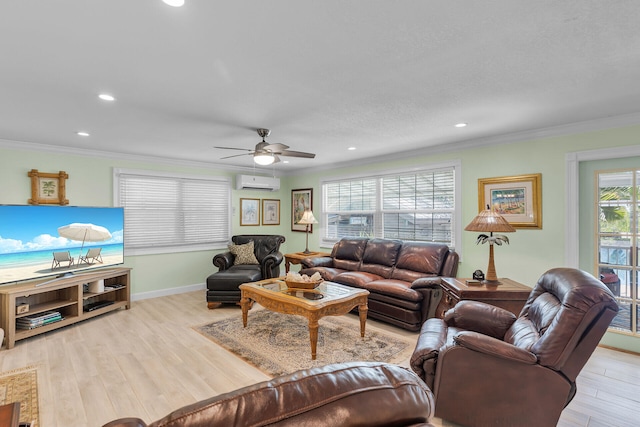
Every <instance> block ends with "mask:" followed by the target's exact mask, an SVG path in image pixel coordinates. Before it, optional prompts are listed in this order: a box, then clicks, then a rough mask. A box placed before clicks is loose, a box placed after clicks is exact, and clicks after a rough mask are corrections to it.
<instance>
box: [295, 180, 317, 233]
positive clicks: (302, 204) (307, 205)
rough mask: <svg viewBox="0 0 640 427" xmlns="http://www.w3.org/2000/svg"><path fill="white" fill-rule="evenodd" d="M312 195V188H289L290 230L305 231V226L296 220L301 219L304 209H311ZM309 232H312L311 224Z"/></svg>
mask: <svg viewBox="0 0 640 427" xmlns="http://www.w3.org/2000/svg"><path fill="white" fill-rule="evenodd" d="M312 196H313V189H312V188H304V189H298V190H291V231H302V232H305V231H306V230H307V226H306V225H302V224H298V221H300V219H302V215H304V211H306V210H313V206H312V204H311V202H312ZM309 232H310V233H313V225H309Z"/></svg>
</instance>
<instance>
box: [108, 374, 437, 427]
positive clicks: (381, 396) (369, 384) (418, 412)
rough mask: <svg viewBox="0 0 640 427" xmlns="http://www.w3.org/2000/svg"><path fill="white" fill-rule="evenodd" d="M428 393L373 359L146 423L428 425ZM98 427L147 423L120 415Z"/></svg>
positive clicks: (275, 382)
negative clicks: (372, 360)
mask: <svg viewBox="0 0 640 427" xmlns="http://www.w3.org/2000/svg"><path fill="white" fill-rule="evenodd" d="M432 416H433V394H432V393H431V391H430V390H429V389H428V388H427V386H426V385H425V384H424V382H422V380H420V378H418V376H417V375H415V374H414V373H413V372H411V371H410V370H408V369H406V368H402V367H400V366H396V365H391V364H386V363H378V362H350V363H337V364H333V365H325V366H321V367H317V368H311V369H305V370H301V371H297V372H294V373H292V374H288V375H283V376H280V377H277V378H274V379H272V380H269V381H264V382H261V383H258V384H255V385H252V386H248V387H244V388H241V389H238V390H236V391H232V392H230V393H225V394H221V395H219V396H215V397H212V398H210V399H206V400H203V401H201V402H197V403H194V404H192V405H188V406H185V407H183V408H180V409H177V410H175V411H173V412H172V413H170V414H169V415H167V416H166V417H164V418H162V419H160V420H158V421H156V422H154V423H151V424H149V425H148V427H205V426H206V427H215V426H224V427H228V426H254V427H258V426H280V427H284V426H291V427H294V426H295V427H298V426H331V427H343V426H369V427H375V426H414V427H417V426H424V427H427V426H431V427H433V425H432V424H429V421H430V420H431V418H432ZM104 427H147V424H146V423H145V422H144V421H142V420H141V419H139V418H121V419H118V420H114V421H112V422H110V423H108V424H105V425H104Z"/></svg>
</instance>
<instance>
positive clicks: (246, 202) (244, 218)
mask: <svg viewBox="0 0 640 427" xmlns="http://www.w3.org/2000/svg"><path fill="white" fill-rule="evenodd" d="M240 225H260V199H240Z"/></svg>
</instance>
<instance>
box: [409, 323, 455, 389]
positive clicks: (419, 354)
mask: <svg viewBox="0 0 640 427" xmlns="http://www.w3.org/2000/svg"><path fill="white" fill-rule="evenodd" d="M446 342H447V325H446V324H445V323H444V321H443V320H442V319H438V318H431V319H428V320H427V321H426V322H424V324H423V325H422V329H421V330H420V335H419V336H418V341H417V342H416V348H415V349H414V351H413V354H412V355H411V360H410V361H409V364H410V366H411V369H412V370H413V372H415V373H416V374H418V376H419V377H420V378H421V379H422V380H423V381H424V382H426V383H427V385H428V386H429V387H431V386H433V379H434V377H435V364H436V361H437V359H438V352H439V351H440V349H441V348H442V347H443V346H444V345H445V344H446Z"/></svg>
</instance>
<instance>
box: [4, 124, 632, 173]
mask: <svg viewBox="0 0 640 427" xmlns="http://www.w3.org/2000/svg"><path fill="white" fill-rule="evenodd" d="M633 125H640V112H638V113H631V114H624V115H619V116H612V117H603V118H599V119H594V120H587V121H582V122H575V123H568V124H564V125H558V126H552V127H547V128H540V129H531V130H526V131H521V132H513V133H507V134H502V135H493V136H488V137H483V138H474V139H467V140H460V141H450V142H446V143H441V144H434V145H428V146H425V147H422V148H419V149H417V150H409V151H402V152H399V153H395V154H385V155H381V156H375V157H366V158H360V159H358V160H353V161H347V162H340V163H334V164H332V165H327V166H318V167H306V168H304V169H302V168H301V169H293V170H289V171H277V172H276V171H274V170H272V169H261V168H256V167H247V166H230V165H225V164H219V163H211V162H200V161H195V160H177V159H171V158H167V157H156V156H147V155H139V154H125V153H114V152H108V151H101V150H90V149H86V148H71V147H60V146H54V145H47V144H40V143H34V142H24V141H12V140H6V139H0V148H10V149H17V150H29V151H40V152H47V153H59V154H71V155H75V156H85V157H97V158H105V159H113V160H128V161H138V162H146V163H155V164H163V165H171V166H183V167H194V168H202V169H216V170H222V171H228V172H258V173H267V174H269V175H273V176H282V177H284V176H300V175H306V174H309V173H316V172H323V171H328V170H334V169H340V168H345V167H353V166H366V165H370V164H375V163H381V162H388V161H390V160H391V161H392V160H404V159H407V158H413V157H422V156H427V155H432V154H441V153H447V152H453V151H461V150H467V149H472V148H480V147H486V146H493V145H502V144H512V143H516V142H523V141H530V140H536V139H543V138H552V137H558V136H565V135H572V134H580V133H586V132H593V131H598V130H604V129H612V128H619V127H626V126H633Z"/></svg>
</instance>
